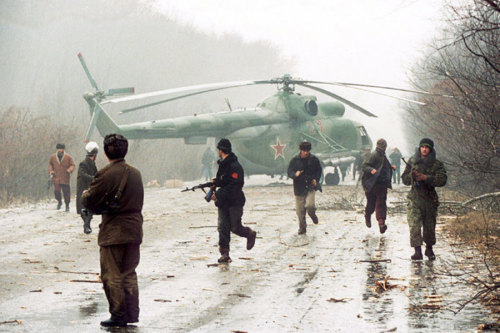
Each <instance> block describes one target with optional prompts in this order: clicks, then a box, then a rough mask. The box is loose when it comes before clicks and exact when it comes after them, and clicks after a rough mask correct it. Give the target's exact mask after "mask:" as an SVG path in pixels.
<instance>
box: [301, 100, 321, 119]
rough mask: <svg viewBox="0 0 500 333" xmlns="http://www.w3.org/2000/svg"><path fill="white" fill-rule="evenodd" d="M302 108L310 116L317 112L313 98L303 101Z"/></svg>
mask: <svg viewBox="0 0 500 333" xmlns="http://www.w3.org/2000/svg"><path fill="white" fill-rule="evenodd" d="M304 109H305V110H306V112H307V113H308V114H310V115H311V116H315V115H317V114H318V104H317V103H316V101H315V100H313V99H310V100H307V101H306V102H305V103H304Z"/></svg>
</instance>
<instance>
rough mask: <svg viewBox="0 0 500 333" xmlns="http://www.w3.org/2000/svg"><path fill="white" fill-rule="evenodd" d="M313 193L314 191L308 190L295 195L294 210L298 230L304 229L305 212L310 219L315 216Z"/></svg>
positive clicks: (305, 225)
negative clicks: (303, 193) (297, 221)
mask: <svg viewBox="0 0 500 333" xmlns="http://www.w3.org/2000/svg"><path fill="white" fill-rule="evenodd" d="M315 193H316V191H314V190H312V191H308V192H307V194H306V195H296V196H295V212H296V213H297V217H298V218H299V231H306V228H307V224H306V212H307V214H308V215H309V217H311V218H312V219H314V218H315V217H316V205H315Z"/></svg>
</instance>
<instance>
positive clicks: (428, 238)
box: [401, 138, 447, 260]
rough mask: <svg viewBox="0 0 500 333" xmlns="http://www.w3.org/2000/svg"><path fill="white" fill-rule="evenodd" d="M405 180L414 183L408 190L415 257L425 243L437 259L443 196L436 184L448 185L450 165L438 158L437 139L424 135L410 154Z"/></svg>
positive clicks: (432, 256)
mask: <svg viewBox="0 0 500 333" xmlns="http://www.w3.org/2000/svg"><path fill="white" fill-rule="evenodd" d="M401 178H402V179H403V184H405V185H408V186H411V190H410V192H409V193H408V201H409V202H408V210H407V218H408V226H409V227H410V245H411V246H412V247H413V248H414V249H415V253H414V254H413V255H412V256H411V259H412V260H422V259H423V256H422V244H423V243H425V255H426V256H427V257H428V258H429V260H435V259H436V255H435V254H434V250H433V249H432V247H433V246H434V244H436V217H437V208H438V206H439V198H438V195H437V193H436V189H435V188H436V187H441V186H444V185H446V181H447V175H446V169H445V168H444V165H443V163H442V162H441V161H439V160H437V159H436V151H435V149H434V142H433V141H432V140H431V139H428V138H424V139H422V140H420V144H419V148H418V149H417V151H416V152H415V155H414V156H413V157H411V158H410V160H409V161H408V164H407V165H406V168H405V171H404V172H403V175H402V176H401Z"/></svg>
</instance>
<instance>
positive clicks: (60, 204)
mask: <svg viewBox="0 0 500 333" xmlns="http://www.w3.org/2000/svg"><path fill="white" fill-rule="evenodd" d="M61 206H62V202H61V201H58V202H57V210H59V209H61Z"/></svg>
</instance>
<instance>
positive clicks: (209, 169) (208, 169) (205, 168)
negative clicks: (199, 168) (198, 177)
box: [203, 165, 212, 180]
mask: <svg viewBox="0 0 500 333" xmlns="http://www.w3.org/2000/svg"><path fill="white" fill-rule="evenodd" d="M203 171H204V173H205V180H212V166H210V165H204V166H203Z"/></svg>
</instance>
